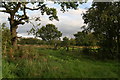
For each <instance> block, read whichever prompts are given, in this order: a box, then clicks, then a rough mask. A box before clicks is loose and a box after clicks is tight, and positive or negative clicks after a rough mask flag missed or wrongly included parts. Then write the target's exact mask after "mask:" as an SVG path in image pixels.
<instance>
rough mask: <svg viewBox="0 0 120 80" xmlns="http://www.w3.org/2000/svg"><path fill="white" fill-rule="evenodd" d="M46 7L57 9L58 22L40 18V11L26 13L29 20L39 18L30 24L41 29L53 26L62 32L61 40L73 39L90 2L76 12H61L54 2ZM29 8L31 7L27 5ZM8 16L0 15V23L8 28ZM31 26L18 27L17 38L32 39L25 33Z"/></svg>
mask: <svg viewBox="0 0 120 80" xmlns="http://www.w3.org/2000/svg"><path fill="white" fill-rule="evenodd" d="M46 4H47V6H48V7H51V8H52V7H54V8H56V9H57V15H58V18H59V21H56V20H53V21H50V20H49V19H48V16H46V15H44V16H41V15H40V11H34V12H31V11H27V14H28V15H29V16H30V18H32V17H40V19H41V21H39V22H38V21H37V22H35V21H34V20H32V21H31V22H32V23H34V25H37V24H38V23H41V25H40V26H39V28H41V27H42V26H45V25H46V24H51V23H52V24H54V25H55V26H56V27H57V28H58V30H59V31H61V32H62V34H63V35H62V38H63V37H65V36H66V37H69V38H74V36H73V34H75V33H77V32H78V31H81V27H82V26H83V25H85V24H84V21H83V19H82V15H81V14H82V13H85V12H86V11H87V9H88V8H90V7H91V4H92V2H91V1H90V0H89V1H88V2H87V3H84V4H81V5H80V6H79V8H78V10H73V9H70V10H68V12H65V13H63V12H61V11H60V9H61V7H60V6H59V5H57V4H54V2H51V1H47V2H46ZM28 6H31V5H28ZM8 16H9V14H7V13H0V23H3V22H5V23H6V25H7V26H9V22H8ZM32 27H33V26H32V24H30V23H25V24H24V25H19V27H18V29H17V32H18V34H17V35H18V36H22V37H34V36H33V35H32V34H31V35H28V33H27V31H29V30H30V29H31V28H32Z"/></svg>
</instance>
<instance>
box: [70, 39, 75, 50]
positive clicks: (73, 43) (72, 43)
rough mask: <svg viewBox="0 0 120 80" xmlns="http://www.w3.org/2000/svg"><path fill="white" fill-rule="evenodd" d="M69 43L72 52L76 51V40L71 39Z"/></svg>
mask: <svg viewBox="0 0 120 80" xmlns="http://www.w3.org/2000/svg"><path fill="white" fill-rule="evenodd" d="M69 41H70V45H71V46H72V50H74V46H75V45H76V41H75V39H73V38H71V39H70V40H69Z"/></svg>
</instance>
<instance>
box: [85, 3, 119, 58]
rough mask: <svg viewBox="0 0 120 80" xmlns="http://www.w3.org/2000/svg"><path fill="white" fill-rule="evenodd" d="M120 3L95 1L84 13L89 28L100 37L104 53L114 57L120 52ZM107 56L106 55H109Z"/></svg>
mask: <svg viewBox="0 0 120 80" xmlns="http://www.w3.org/2000/svg"><path fill="white" fill-rule="evenodd" d="M119 6H120V3H119V2H104V3H103V2H102V3H97V2H94V3H93V4H92V7H91V8H90V9H89V10H88V11H87V12H86V13H85V14H83V19H84V23H86V24H88V27H87V30H92V31H94V33H95V34H96V36H97V37H98V39H99V42H100V46H101V50H102V53H103V54H104V53H105V54H107V53H109V54H107V56H110V57H113V56H117V55H115V54H114V53H116V54H119V53H120V27H119V25H120V8H119ZM107 56H106V57H107Z"/></svg>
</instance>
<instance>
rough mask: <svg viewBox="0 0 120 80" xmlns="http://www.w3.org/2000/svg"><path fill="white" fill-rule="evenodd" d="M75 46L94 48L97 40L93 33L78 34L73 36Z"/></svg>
mask: <svg viewBox="0 0 120 80" xmlns="http://www.w3.org/2000/svg"><path fill="white" fill-rule="evenodd" d="M74 36H75V40H76V45H78V46H96V44H97V39H96V38H95V36H94V35H93V33H87V32H84V31H82V32H78V33H76V34H74Z"/></svg>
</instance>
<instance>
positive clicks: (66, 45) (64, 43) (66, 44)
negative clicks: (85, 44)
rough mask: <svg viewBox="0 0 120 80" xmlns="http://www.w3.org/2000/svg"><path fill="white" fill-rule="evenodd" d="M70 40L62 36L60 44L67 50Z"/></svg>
mask: <svg viewBox="0 0 120 80" xmlns="http://www.w3.org/2000/svg"><path fill="white" fill-rule="evenodd" d="M69 45H70V41H69V38H67V37H64V38H63V41H62V46H64V47H66V51H69Z"/></svg>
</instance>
